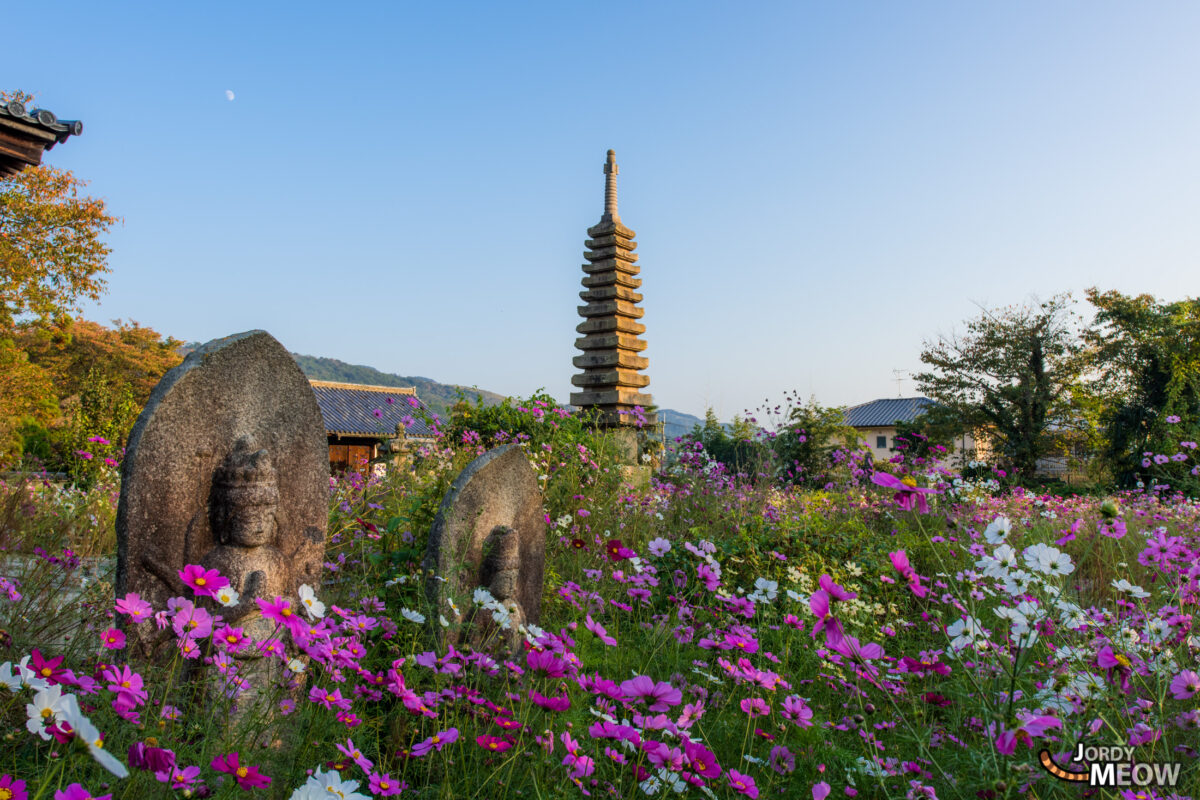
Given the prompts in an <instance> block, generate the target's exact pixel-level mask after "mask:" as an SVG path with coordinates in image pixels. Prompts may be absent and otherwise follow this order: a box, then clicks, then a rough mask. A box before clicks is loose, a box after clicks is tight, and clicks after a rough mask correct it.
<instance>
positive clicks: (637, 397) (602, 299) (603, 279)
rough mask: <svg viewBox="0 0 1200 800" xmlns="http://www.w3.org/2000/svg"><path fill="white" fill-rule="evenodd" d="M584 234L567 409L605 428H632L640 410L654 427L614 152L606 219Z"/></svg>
mask: <svg viewBox="0 0 1200 800" xmlns="http://www.w3.org/2000/svg"><path fill="white" fill-rule="evenodd" d="M587 232H588V236H589V237H590V238H588V239H587V241H586V242H584V244H585V245H586V246H587V248H588V250H587V252H586V253H584V254H583V257H584V258H586V259H587V262H588V263H586V264H584V265H583V271H584V277H583V286H584V291H582V292H580V293H579V297H580V298H581V299H583V301H584V302H586V303H587V305H585V306H579V316H581V317H583V322H581V323H580V324H579V325H578V327H576V328H575V330H577V331H578V332H579V333H580V334H582V338H579V339H576V340H575V347H577V348H578V349H580V350H582V351H583V355H579V356H575V359H574V364H575V366H576V367H579V368H580V369H582V370H583V372H582V373H581V374H579V375H575V376H573V377H572V378H571V383H572V385H574V386H576V387H578V388H579V391H577V392H572V393H571V405H574V406H578V407H579V408H580V409H583V410H592V409H595V410H597V411H599V420H598V421H599V423H600V425H602V426H604V427H618V426H622V427H623V426H627V425H629V426H632V425H635V424H636V423H637V421H638V420H637V418H635V416H634V415H633V413H632V412H633V408H634V407H635V406H640V407H641V408H642V409H643V410H644V411H645V422H646V424H651V425H652V424H654V423H655V419H654V416H653V414H651V413H650V411H649V409H650V408H651V406H652V404H653V402H654V401H653V399H652V398H651V397H650V395H648V394H642V393H641V391H640V390H641V389H644V388H645V387H646V386H648V385H649V384H650V376H648V375H643V374H641V371H642V370H644V369H645V368H646V366H647V365H648V364H649V363H650V362H649V361H648V360H647V359H646V358H644V357H642V356H640V355H638V354H639V353H641V352H642V351H643V350H645V349H646V343H645V342H643V341H642V340H641V339H639V338H638V336H639V335H640V334H642V333H644V332H645V330H646V326H645V325H643V324H641V323H640V322H638V320H639V319H641V316H642V313H643V312H642V309H640V308H638V306H637V304H638V303H640V302H641V301H642V296H641V295H640V294H638V293H637V292H636V291H634V290H635V289H637V288H638V287H639V286H641V285H642V281H641V279H639V278H637V277H636V276H637V274H638V273H639V272H641V269H640V268H639V267H638V265H637V259H638V257H637V256H636V255H635V254H634V252H633V251H634V250H636V249H637V243H636V242H634V241H633V238H634V236H636V235H637V234H635V233H634V232H633V231H631V230H630V229H629V228H626V227H625V226H624V225H622V224H621V218H620V216H619V215H618V214H617V162H616V158H615V154H614V153H613V151H612V150H609V151H608V159H607V160H606V161H605V163H604V215H603V216H602V217H600V223H599V224H598V225H595V226H594V227H591V228H588V231H587Z"/></svg>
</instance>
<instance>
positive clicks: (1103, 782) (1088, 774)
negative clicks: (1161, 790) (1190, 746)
mask: <svg viewBox="0 0 1200 800" xmlns="http://www.w3.org/2000/svg"><path fill="white" fill-rule="evenodd" d="M1133 750H1134V748H1132V747H1127V746H1125V745H1114V746H1111V747H1104V746H1100V747H1084V746H1083V745H1082V744H1080V745H1077V746H1076V750H1075V755H1074V756H1073V757H1072V758H1071V763H1072V764H1078V765H1079V766H1080V767H1082V768H1083V771H1081V772H1078V771H1075V770H1069V769H1063V768H1062V767H1060V766H1059V765H1058V764H1056V763H1055V761H1054V756H1052V755H1050V751H1049V750H1045V749H1043V750H1042V751H1041V752H1040V753H1038V763H1040V764H1041V765H1042V768H1043V769H1044V770H1046V772H1049V773H1050V774H1051V775H1053V776H1054V777H1056V778H1058V779H1059V780H1061V781H1067V782H1069V783H1079V784H1086V785H1087V786H1092V787H1131V786H1132V787H1146V786H1175V785H1176V784H1177V783H1178V782H1179V773H1180V770H1181V769H1182V768H1183V765H1182V764H1179V763H1177V762H1172V763H1155V764H1150V763H1146V762H1134V761H1133Z"/></svg>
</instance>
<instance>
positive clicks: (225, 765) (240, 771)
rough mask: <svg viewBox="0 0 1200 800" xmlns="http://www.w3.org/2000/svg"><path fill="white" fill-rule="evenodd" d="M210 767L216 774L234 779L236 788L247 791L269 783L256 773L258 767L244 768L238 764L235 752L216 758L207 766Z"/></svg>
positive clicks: (268, 779)
mask: <svg viewBox="0 0 1200 800" xmlns="http://www.w3.org/2000/svg"><path fill="white" fill-rule="evenodd" d="M209 766H210V767H212V768H213V769H215V770H216V771H217V772H225V773H228V774H229V775H232V776H233V777H234V780H236V781H237V784H238V786H240V787H242V788H243V789H245V790H247V791H249V790H251V789H257V788H258V787H260V786H266V785H268V784H269V783H270V782H271V779H270V778H268V777H267V776H266V775H263V774H262V773H261V772H259V771H258V767H252V766H246V765H244V764H240V763H238V754H237V752H236V751H234V752H232V753H229V754H228V755H224V756H217V757H216V758H214V759H213V760H212V763H211V764H209Z"/></svg>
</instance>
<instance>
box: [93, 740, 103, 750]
mask: <svg viewBox="0 0 1200 800" xmlns="http://www.w3.org/2000/svg"><path fill="white" fill-rule="evenodd" d="M92 747H94V748H96V749H97V750H102V749H103V748H104V740H103V739H97V740H96V741H94V742H92Z"/></svg>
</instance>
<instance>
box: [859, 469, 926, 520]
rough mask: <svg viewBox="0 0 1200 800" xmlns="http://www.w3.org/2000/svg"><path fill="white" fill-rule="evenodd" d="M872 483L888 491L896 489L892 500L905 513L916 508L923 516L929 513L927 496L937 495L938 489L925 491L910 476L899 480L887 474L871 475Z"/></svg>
mask: <svg viewBox="0 0 1200 800" xmlns="http://www.w3.org/2000/svg"><path fill="white" fill-rule="evenodd" d="M871 483H874V484H876V485H878V486H882V487H884V488H886V489H895V490H896V494H895V495H893V496H892V500H893V501H894V502H895V503H897V504H898V505H899V506H900V508H902V509H904V510H905V511H912V510H913V509H914V508H915V509H916V510H917V511H918V512H920V513H921V514H928V513H929V502H928V501H927V500H926V499H925V495H927V494H937V490H936V489H923V488H921V487H919V486H917V482H916V480H915V479H914V478H912V477H910V476H906V477H904V478H897V477H896V476H895V475H892V474H889V473H887V472H874V473H871Z"/></svg>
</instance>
